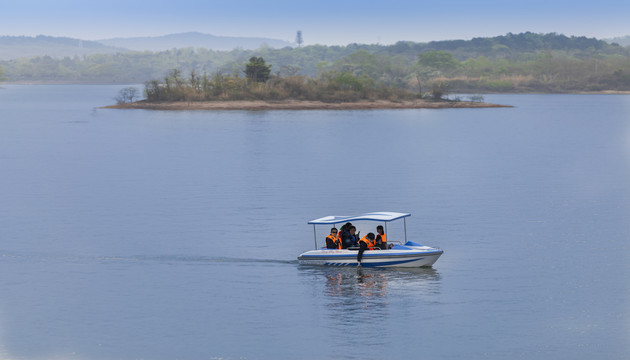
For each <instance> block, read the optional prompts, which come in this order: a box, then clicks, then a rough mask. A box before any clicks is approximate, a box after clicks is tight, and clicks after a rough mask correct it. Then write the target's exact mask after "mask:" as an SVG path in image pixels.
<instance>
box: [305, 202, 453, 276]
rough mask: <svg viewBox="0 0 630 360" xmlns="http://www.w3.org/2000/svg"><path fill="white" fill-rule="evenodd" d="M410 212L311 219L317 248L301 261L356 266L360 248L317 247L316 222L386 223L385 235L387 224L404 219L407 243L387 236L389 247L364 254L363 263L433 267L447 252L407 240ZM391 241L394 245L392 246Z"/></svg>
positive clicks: (327, 223) (323, 223)
mask: <svg viewBox="0 0 630 360" xmlns="http://www.w3.org/2000/svg"><path fill="white" fill-rule="evenodd" d="M409 216H411V214H406V213H397V212H374V213H367V214H361V215H358V216H325V217H323V218H319V219H315V220H311V221H309V222H308V223H309V224H312V225H313V234H314V236H315V250H310V251H306V252H304V253H302V254H300V256H298V260H299V262H300V264H305V265H331V266H357V265H358V264H359V263H358V261H357V255H358V250H359V248H352V247H351V248H348V249H340V250H338V249H327V248H326V247H325V244H324V247H323V248H318V246H317V231H316V226H317V225H332V226H334V227H336V225H337V224H345V223H347V222H355V221H360V222H362V221H373V222H380V223H384V225H385V234H386V235H389V234H388V233H387V223H389V222H391V221H394V220H399V219H403V223H404V229H405V230H404V233H405V235H404V236H405V237H404V242H401V241H395V240H394V241H392V240H390V238H389V236H388V241H387V243H388V244H390V245H389V247H390V248H389V249H387V250H379V249H376V250H368V251H365V252H364V253H363V258H362V260H361V266H370V267H373V266H379V267H421V266H431V265H433V264H434V263H435V262H436V261H437V259H438V258H439V257H440V256H441V255H442V253H443V252H444V251H442V250H441V249H439V248H434V247H430V246H424V245H420V244H418V243H415V242H413V241H407V220H406V218H407V217H409ZM392 244H394V245H393V246H392Z"/></svg>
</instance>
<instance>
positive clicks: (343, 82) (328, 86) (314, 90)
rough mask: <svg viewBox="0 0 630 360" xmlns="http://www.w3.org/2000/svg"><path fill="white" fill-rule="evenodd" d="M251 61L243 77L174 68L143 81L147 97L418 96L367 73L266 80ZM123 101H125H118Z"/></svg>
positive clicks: (258, 60) (347, 99)
mask: <svg viewBox="0 0 630 360" xmlns="http://www.w3.org/2000/svg"><path fill="white" fill-rule="evenodd" d="M252 59H254V58H252ZM255 63H256V64H257V65H256V66H259V67H263V68H267V69H268V68H269V65H264V64H265V62H264V60H263V58H262V57H258V58H255ZM251 65H252V64H251V63H250V64H248V65H247V70H245V73H246V75H247V76H246V77H241V76H239V75H238V73H237V74H233V75H226V74H221V73H215V74H214V75H208V74H204V75H203V76H198V75H197V73H196V72H195V71H194V70H193V71H191V73H190V76H189V77H187V78H184V77H183V76H182V72H181V71H180V70H177V69H175V70H172V71H171V72H170V73H169V75H168V76H166V77H165V78H164V79H163V80H151V81H147V82H146V83H145V95H146V99H147V101H149V102H161V101H188V102H190V101H221V100H287V99H291V100H309V101H322V102H352V101H359V100H376V99H381V100H385V99H386V100H392V101H398V100H405V99H413V98H416V97H417V96H416V95H415V94H413V93H410V92H409V91H406V90H404V89H400V88H395V87H391V86H386V85H383V84H378V83H377V82H375V81H374V80H373V79H371V78H370V77H369V76H367V75H362V76H355V75H353V74H351V73H349V72H337V71H327V72H323V73H322V74H321V75H320V76H318V77H315V78H312V77H309V76H304V75H297V74H292V75H288V76H281V75H278V74H277V75H267V77H268V78H267V79H266V80H265V79H263V78H261V75H260V74H259V73H254V72H252V70H251V68H250V66H251ZM123 90H124V89H123ZM121 91H122V90H121ZM124 102H128V101H119V103H124Z"/></svg>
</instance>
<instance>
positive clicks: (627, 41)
mask: <svg viewBox="0 0 630 360" xmlns="http://www.w3.org/2000/svg"><path fill="white" fill-rule="evenodd" d="M604 41H606V42H607V43H609V44H612V43H617V44H619V45H621V46H630V35H626V36H621V37H616V38H612V39H604Z"/></svg>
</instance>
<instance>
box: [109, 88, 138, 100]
mask: <svg viewBox="0 0 630 360" xmlns="http://www.w3.org/2000/svg"><path fill="white" fill-rule="evenodd" d="M137 95H138V89H136V88H135V87H126V88H124V89H122V90H120V91H119V92H118V96H116V97H115V98H114V100H116V102H117V103H119V104H125V103H130V102H133V99H134V98H136V96H137Z"/></svg>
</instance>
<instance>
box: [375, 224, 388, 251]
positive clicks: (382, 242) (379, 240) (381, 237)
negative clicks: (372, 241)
mask: <svg viewBox="0 0 630 360" xmlns="http://www.w3.org/2000/svg"><path fill="white" fill-rule="evenodd" d="M376 232H377V233H378V235H376V245H377V246H378V247H380V248H381V250H387V235H385V231H383V226H382V225H379V226H377V227H376Z"/></svg>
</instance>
